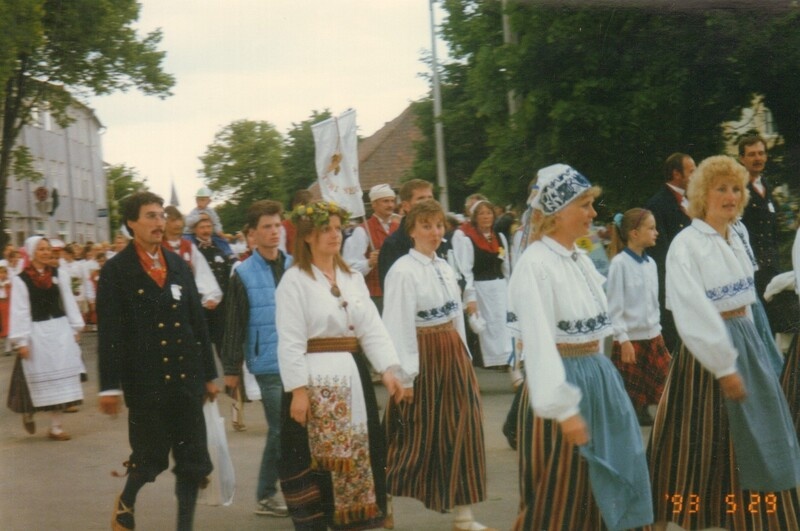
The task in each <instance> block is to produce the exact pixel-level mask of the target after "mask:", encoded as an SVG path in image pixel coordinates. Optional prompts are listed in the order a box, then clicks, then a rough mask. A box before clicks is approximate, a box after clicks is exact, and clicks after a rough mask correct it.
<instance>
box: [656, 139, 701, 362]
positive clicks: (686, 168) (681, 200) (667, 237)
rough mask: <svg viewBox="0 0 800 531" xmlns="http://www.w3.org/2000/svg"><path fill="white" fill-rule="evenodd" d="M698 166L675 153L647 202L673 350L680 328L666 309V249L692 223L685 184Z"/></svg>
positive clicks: (664, 322) (664, 325) (664, 330)
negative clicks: (656, 232)
mask: <svg viewBox="0 0 800 531" xmlns="http://www.w3.org/2000/svg"><path fill="white" fill-rule="evenodd" d="M696 167H697V166H696V165H695V163H694V159H692V157H690V156H689V155H687V154H685V153H673V154H672V155H670V156H669V157H667V160H666V161H664V177H665V182H664V186H662V187H661V188H660V189H659V190H658V192H656V193H655V195H653V197H651V198H650V199H649V200H648V201H647V204H646V205H645V208H647V209H648V210H649V211H651V212H652V213H653V217H654V218H655V219H656V229H657V230H658V239H657V240H656V245H655V246H654V247H651V248H650V249H648V251H647V252H648V254H649V255H650V256H652V257H653V260H655V262H656V265H657V266H658V306H659V308H660V310H661V335H662V336H663V337H664V343H666V345H667V348H668V349H669V350H670V351H672V350H673V349H674V348H675V347H676V346H677V345H678V331H677V330H676V328H675V321H674V320H673V318H672V312H670V311H669V310H667V309H666V307H665V305H664V300H665V292H666V290H665V286H664V279H665V275H666V262H667V251H668V250H669V245H670V244H671V243H672V240H673V239H674V238H675V236H677V235H678V233H679V232H680V231H682V230H683V229H684V227H688V226H689V225H690V224H691V222H692V220H691V218H690V217H689V214H687V209H688V207H689V201H688V200H687V199H686V187H687V186H688V184H689V177H690V176H691V175H692V173H693V172H694V170H695V168H696Z"/></svg>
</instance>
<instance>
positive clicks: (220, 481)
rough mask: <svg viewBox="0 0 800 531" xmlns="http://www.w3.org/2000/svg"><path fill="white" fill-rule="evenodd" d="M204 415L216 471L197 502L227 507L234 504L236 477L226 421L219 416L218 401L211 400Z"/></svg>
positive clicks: (204, 407)
mask: <svg viewBox="0 0 800 531" xmlns="http://www.w3.org/2000/svg"><path fill="white" fill-rule="evenodd" d="M203 415H204V416H205V419H206V436H207V438H208V453H209V455H210V456H211V463H212V464H213V465H214V471H213V472H211V475H210V476H209V480H210V482H209V484H208V487H206V488H205V489H203V490H201V491H200V494H199V496H198V498H197V501H198V502H199V503H202V504H204V505H225V506H227V505H230V504H231V503H233V494H234V492H235V491H236V475H235V473H234V470H233V461H232V460H231V454H230V452H229V451H228V438H227V436H226V435H225V419H224V418H222V417H221V416H220V414H219V406H218V405H217V401H216V400H214V401H210V400H209V401H207V402H206V403H205V404H204V405H203Z"/></svg>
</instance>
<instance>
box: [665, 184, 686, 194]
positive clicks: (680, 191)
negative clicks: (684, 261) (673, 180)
mask: <svg viewBox="0 0 800 531" xmlns="http://www.w3.org/2000/svg"><path fill="white" fill-rule="evenodd" d="M667 186H669V187H670V188H672V189H673V190H675V191H676V192H678V193H679V194H681V196H682V197H686V190H684V189H683V188H678V187H677V186H675V185H672V184H669V183H667Z"/></svg>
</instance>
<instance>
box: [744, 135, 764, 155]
mask: <svg viewBox="0 0 800 531" xmlns="http://www.w3.org/2000/svg"><path fill="white" fill-rule="evenodd" d="M759 142H761V143H762V144H764V149H767V141H766V140H764V137H763V136H761V135H747V136H743V137H742V138H741V140H739V156H740V157H744V150H745V148H747V147H750V146H752V145H755V144H758V143H759Z"/></svg>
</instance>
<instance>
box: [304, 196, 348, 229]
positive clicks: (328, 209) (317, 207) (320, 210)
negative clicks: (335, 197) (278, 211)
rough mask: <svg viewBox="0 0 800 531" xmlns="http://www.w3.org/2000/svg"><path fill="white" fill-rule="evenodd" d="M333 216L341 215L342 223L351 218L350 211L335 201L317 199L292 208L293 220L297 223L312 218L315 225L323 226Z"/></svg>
mask: <svg viewBox="0 0 800 531" xmlns="http://www.w3.org/2000/svg"><path fill="white" fill-rule="evenodd" d="M331 216H339V218H340V219H341V220H342V225H345V224H346V223H347V221H348V220H349V219H350V212H348V211H347V210H345V209H343V208H342V207H340V206H339V205H337V204H336V203H334V202H333V201H315V202H314V203H309V204H307V205H298V206H296V207H295V208H294V209H292V215H291V218H292V222H293V223H295V224H296V223H297V222H298V221H301V220H310V221H311V222H312V223H314V226H315V227H322V226H323V225H327V224H328V220H329V219H330V217H331Z"/></svg>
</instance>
